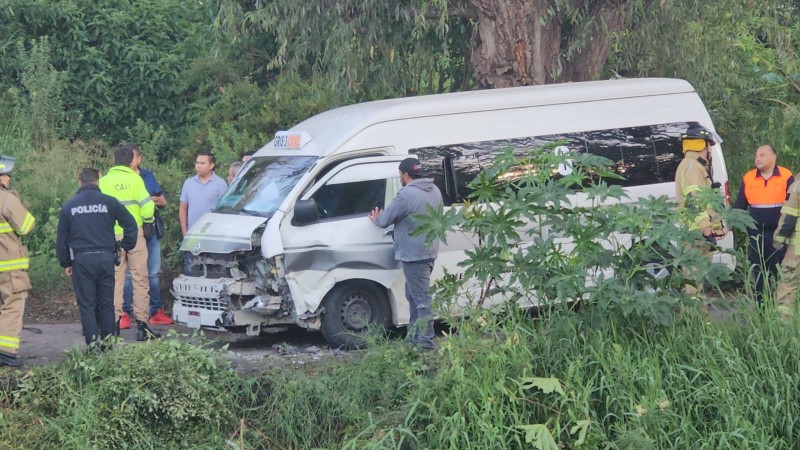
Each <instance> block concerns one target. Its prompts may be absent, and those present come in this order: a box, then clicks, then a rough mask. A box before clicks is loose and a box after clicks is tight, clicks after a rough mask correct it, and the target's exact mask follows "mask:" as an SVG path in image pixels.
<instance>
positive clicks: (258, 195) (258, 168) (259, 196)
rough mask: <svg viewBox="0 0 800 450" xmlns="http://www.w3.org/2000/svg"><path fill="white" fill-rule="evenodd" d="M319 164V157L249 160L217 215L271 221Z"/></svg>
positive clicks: (229, 188) (232, 185)
mask: <svg viewBox="0 0 800 450" xmlns="http://www.w3.org/2000/svg"><path fill="white" fill-rule="evenodd" d="M316 160H317V157H316V156H271V157H258V158H255V157H254V158H250V160H248V161H247V163H246V164H245V165H244V167H242V169H241V170H242V173H240V174H239V176H237V177H236V179H235V180H233V182H232V183H231V185H230V187H228V190H227V191H225V194H224V195H223V196H222V198H220V199H219V202H217V206H216V208H214V212H218V213H227V214H239V213H244V214H250V215H254V216H264V217H272V214H274V213H275V211H276V210H277V209H278V207H279V206H280V205H281V203H283V200H284V199H286V196H287V195H289V191H291V190H292V188H294V186H295V185H296V184H297V182H298V181H299V180H300V178H301V177H302V176H303V175H304V174H305V173H306V172H308V169H309V168H310V167H311V165H312V164H314V162H315V161H316Z"/></svg>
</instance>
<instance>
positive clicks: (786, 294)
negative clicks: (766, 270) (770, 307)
mask: <svg viewBox="0 0 800 450" xmlns="http://www.w3.org/2000/svg"><path fill="white" fill-rule="evenodd" d="M798 216H800V180H798V181H795V182H794V183H792V185H791V186H789V198H788V199H787V200H786V201H785V202H784V203H783V207H782V208H781V219H780V220H779V221H778V229H777V230H775V234H774V235H773V242H774V245H775V248H776V249H780V248H782V247H784V246H788V248H787V249H786V255H784V257H783V261H782V262H781V270H780V274H781V278H780V281H779V282H778V310H779V311H780V313H781V315H782V316H783V317H789V316H791V315H792V314H793V313H794V307H795V302H796V300H797V283H800V235H798V233H797V227H798V225H800V224H798V220H797V217H798Z"/></svg>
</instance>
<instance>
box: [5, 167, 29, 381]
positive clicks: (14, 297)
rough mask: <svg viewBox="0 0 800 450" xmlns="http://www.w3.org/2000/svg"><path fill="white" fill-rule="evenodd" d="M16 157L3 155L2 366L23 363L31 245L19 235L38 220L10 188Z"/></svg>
mask: <svg viewBox="0 0 800 450" xmlns="http://www.w3.org/2000/svg"><path fill="white" fill-rule="evenodd" d="M15 162H16V160H15V159H14V158H11V157H9V156H0V366H12V367H20V366H21V365H22V360H21V359H19V358H18V357H17V353H19V340H20V339H21V338H22V315H23V312H24V311H25V300H27V298H28V291H29V290H30V289H31V281H30V278H29V277H28V249H27V248H25V246H24V245H22V242H21V241H20V239H19V237H20V236H24V235H26V234H28V233H30V232H31V230H33V226H34V224H35V223H36V220H35V219H34V218H33V216H32V215H31V213H29V212H28V210H27V209H25V207H24V206H22V202H21V201H20V199H19V194H17V192H16V191H14V190H12V189H10V183H11V171H12V170H13V169H14V163H15Z"/></svg>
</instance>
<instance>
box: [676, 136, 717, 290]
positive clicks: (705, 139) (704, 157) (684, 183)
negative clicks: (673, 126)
mask: <svg viewBox="0 0 800 450" xmlns="http://www.w3.org/2000/svg"><path fill="white" fill-rule="evenodd" d="M720 142H722V140H721V139H719V137H718V136H717V135H716V133H713V132H711V131H709V130H708V129H707V128H706V127H704V126H702V125H700V124H698V123H697V122H692V123H690V124H689V128H688V129H687V130H686V133H685V134H684V135H683V136H682V146H683V153H684V157H683V161H681V163H680V164H679V165H678V170H677V171H676V172H675V194H676V197H677V199H678V206H679V209H681V210H683V209H685V208H686V200H687V198H688V197H689V196H693V195H696V194H697V193H698V192H700V191H701V190H702V189H703V188H711V187H713V184H714V182H713V180H712V179H711V172H710V171H711V147H712V146H714V145H715V144H717V143H720ZM689 220H690V225H689V228H690V229H692V230H698V231H700V232H701V233H702V234H703V237H704V238H705V240H701V241H699V242H698V245H697V248H698V249H699V250H700V252H701V253H702V254H703V255H704V256H705V257H707V258H708V260H709V261H711V258H712V251H711V246H710V245H708V242H711V241H717V240H720V239H722V238H723V237H725V235H726V234H727V233H728V230H727V229H726V228H725V226H724V225H723V224H722V220H721V218H720V216H719V214H718V213H717V212H716V211H714V208H711V207H709V208H707V209H706V210H704V211H701V212H700V213H699V214H697V215H696V216H695V217H692V218H689ZM707 241H708V242H707ZM697 290H698V289H697V288H696V287H694V286H689V285H687V286H686V292H687V293H688V294H695V293H697Z"/></svg>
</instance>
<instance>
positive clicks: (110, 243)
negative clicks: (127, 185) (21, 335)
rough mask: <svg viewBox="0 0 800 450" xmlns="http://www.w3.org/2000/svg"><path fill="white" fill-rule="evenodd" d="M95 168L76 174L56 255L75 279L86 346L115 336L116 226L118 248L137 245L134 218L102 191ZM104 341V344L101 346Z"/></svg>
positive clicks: (61, 222)
mask: <svg viewBox="0 0 800 450" xmlns="http://www.w3.org/2000/svg"><path fill="white" fill-rule="evenodd" d="M99 179H100V175H99V173H98V172H97V170H95V169H92V168H88V167H87V168H85V169H83V170H81V172H80V174H79V175H78V180H79V182H80V189H79V190H78V193H77V194H75V196H74V197H72V198H71V199H69V200H68V201H67V202H66V203H64V206H63V207H62V208H61V212H60V213H59V216H58V235H57V238H56V256H57V257H58V262H59V263H60V264H61V267H63V268H64V273H66V275H67V276H68V277H71V278H72V287H73V289H74V290H75V298H76V299H77V300H78V309H79V311H80V315H81V326H82V328H83V337H84V339H85V340H86V345H91V344H93V342H94V341H100V340H102V339H105V338H107V337H108V336H112V335H114V334H116V330H115V327H114V259H115V254H116V251H117V239H116V236H115V234H114V224H115V223H119V224H120V226H121V227H122V229H123V237H122V241H121V242H120V244H119V245H120V247H121V248H122V249H123V250H125V251H130V250H133V248H134V247H135V246H136V233H137V229H136V220H134V218H133V216H132V215H131V214H130V213H129V212H128V209H127V208H125V207H124V206H122V204H121V203H120V202H119V201H117V199H115V198H114V197H111V196H109V195H105V194H103V193H101V192H100V188H99V187H98V186H97V184H98V180H99ZM103 346H104V344H103V343H101V344H100V348H101V349H102V348H103Z"/></svg>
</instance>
